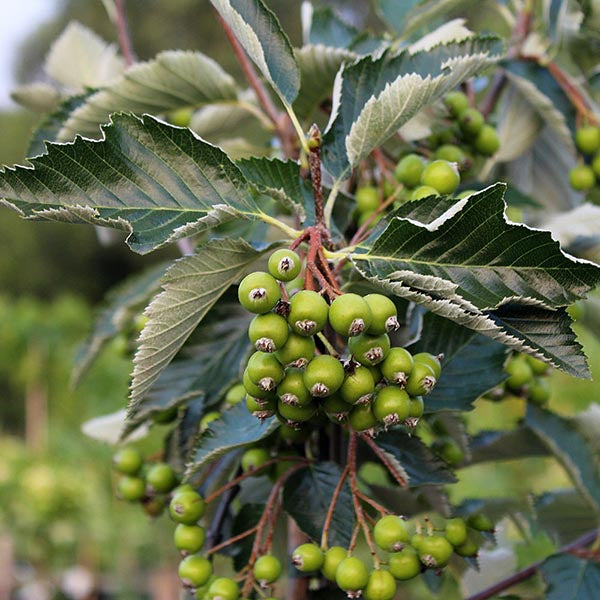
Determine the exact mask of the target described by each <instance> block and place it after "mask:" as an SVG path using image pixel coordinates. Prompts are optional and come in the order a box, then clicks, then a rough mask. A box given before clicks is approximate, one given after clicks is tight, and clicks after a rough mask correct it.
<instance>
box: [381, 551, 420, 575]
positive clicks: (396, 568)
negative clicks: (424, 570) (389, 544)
mask: <svg viewBox="0 0 600 600" xmlns="http://www.w3.org/2000/svg"><path fill="white" fill-rule="evenodd" d="M388 567H389V569H390V573H391V574H392V575H393V576H394V578H396V579H398V581H406V580H408V579H412V578H413V577H416V576H417V575H418V574H419V573H420V572H421V561H420V560H419V556H418V554H417V551H416V550H415V549H414V548H413V547H412V546H406V547H405V548H403V549H402V550H400V552H394V553H393V554H390V556H389V558H388Z"/></svg>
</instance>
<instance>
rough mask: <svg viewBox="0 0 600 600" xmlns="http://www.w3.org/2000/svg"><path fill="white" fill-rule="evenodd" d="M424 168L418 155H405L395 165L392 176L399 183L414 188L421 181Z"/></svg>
mask: <svg viewBox="0 0 600 600" xmlns="http://www.w3.org/2000/svg"><path fill="white" fill-rule="evenodd" d="M424 166H425V164H424V162H423V159H422V158H421V157H420V156H419V155H418V154H407V155H406V156H405V157H403V158H401V159H400V161H399V162H398V164H397V165H396V168H395V169H394V176H395V177H396V179H397V181H398V182H399V183H402V184H404V185H405V186H406V187H409V188H414V187H415V186H417V185H419V182H420V181H421V174H422V173H423V168H424Z"/></svg>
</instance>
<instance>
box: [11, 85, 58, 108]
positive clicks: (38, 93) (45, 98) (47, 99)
mask: <svg viewBox="0 0 600 600" xmlns="http://www.w3.org/2000/svg"><path fill="white" fill-rule="evenodd" d="M10 97H11V99H12V100H14V101H15V102H16V103H17V104H20V105H21V106H24V107H25V108H28V109H30V110H33V111H35V112H40V113H46V112H48V113H49V112H52V111H54V110H56V107H57V106H58V104H59V102H60V92H59V91H58V90H57V89H56V88H55V87H53V86H51V85H50V84H48V83H29V84H26V85H20V86H18V87H17V88H15V89H14V90H13V91H12V92H11V93H10Z"/></svg>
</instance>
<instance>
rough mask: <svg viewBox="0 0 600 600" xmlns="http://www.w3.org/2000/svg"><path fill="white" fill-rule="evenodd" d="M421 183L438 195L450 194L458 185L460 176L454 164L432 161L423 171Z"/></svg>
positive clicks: (444, 161)
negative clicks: (434, 190)
mask: <svg viewBox="0 0 600 600" xmlns="http://www.w3.org/2000/svg"><path fill="white" fill-rule="evenodd" d="M421 183H422V184H423V185H428V186H431V187H432V188H434V189H436V190H437V191H438V192H439V193H440V194H451V193H452V192H454V191H455V190H456V188H457V187H458V184H459V183H460V175H459V174H458V169H457V168H456V165H455V164H454V163H449V162H448V161H446V160H434V161H433V162H432V163H429V164H428V165H427V166H426V167H425V169H424V170H423V175H422V176H421Z"/></svg>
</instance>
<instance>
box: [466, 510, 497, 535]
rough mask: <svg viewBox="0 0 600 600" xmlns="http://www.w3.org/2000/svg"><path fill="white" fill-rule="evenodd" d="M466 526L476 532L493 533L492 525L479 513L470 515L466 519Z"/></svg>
mask: <svg viewBox="0 0 600 600" xmlns="http://www.w3.org/2000/svg"><path fill="white" fill-rule="evenodd" d="M467 524H468V525H469V527H472V528H473V529H476V530H477V531H494V523H493V522H492V521H491V520H490V519H489V518H488V517H486V516H485V515H483V514H481V513H478V514H475V515H471V516H470V517H469V518H468V519H467Z"/></svg>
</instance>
